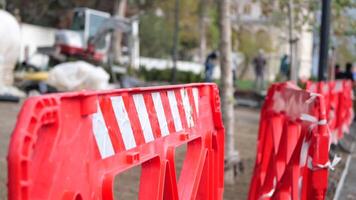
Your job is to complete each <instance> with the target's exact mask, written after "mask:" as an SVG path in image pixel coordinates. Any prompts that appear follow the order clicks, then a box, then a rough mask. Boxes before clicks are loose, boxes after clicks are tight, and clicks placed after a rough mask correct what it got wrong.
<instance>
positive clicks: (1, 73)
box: [0, 10, 21, 88]
mask: <svg viewBox="0 0 356 200" xmlns="http://www.w3.org/2000/svg"><path fill="white" fill-rule="evenodd" d="M0 21H1V23H0V88H4V87H9V86H11V85H12V84H13V79H14V76H13V70H14V67H15V64H16V61H17V59H18V57H19V55H20V44H21V34H20V26H19V24H18V22H17V21H16V19H15V17H14V16H12V15H11V14H10V13H8V12H6V11H4V10H0Z"/></svg>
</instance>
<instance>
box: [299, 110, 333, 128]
mask: <svg viewBox="0 0 356 200" xmlns="http://www.w3.org/2000/svg"><path fill="white" fill-rule="evenodd" d="M300 119H301V120H303V121H307V122H311V123H315V124H318V125H326V124H327V120H326V119H323V120H320V121H318V119H317V118H316V117H314V116H312V115H309V114H305V113H303V114H301V116H300Z"/></svg>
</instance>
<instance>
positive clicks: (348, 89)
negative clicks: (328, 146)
mask: <svg viewBox="0 0 356 200" xmlns="http://www.w3.org/2000/svg"><path fill="white" fill-rule="evenodd" d="M306 89H307V90H308V91H310V92H315V93H319V94H321V95H323V96H324V98H325V104H326V113H327V119H328V124H329V127H330V130H331V136H332V138H331V140H332V142H333V143H337V142H338V141H339V140H340V139H342V138H343V137H344V133H349V131H350V126H351V123H352V120H353V116H354V112H353V105H352V104H353V102H352V99H353V91H352V82H351V81H347V80H338V81H329V82H308V83H307V87H306Z"/></svg>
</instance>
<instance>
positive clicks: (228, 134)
mask: <svg viewBox="0 0 356 200" xmlns="http://www.w3.org/2000/svg"><path fill="white" fill-rule="evenodd" d="M219 26H220V67H221V110H222V115H223V121H224V126H225V164H226V167H225V168H226V169H227V170H226V171H225V180H226V181H227V183H233V182H234V180H235V178H234V176H235V173H234V162H235V161H236V160H238V154H237V152H236V151H235V146H234V95H233V93H234V91H233V78H232V66H231V65H232V60H231V22H230V0H220V1H219Z"/></svg>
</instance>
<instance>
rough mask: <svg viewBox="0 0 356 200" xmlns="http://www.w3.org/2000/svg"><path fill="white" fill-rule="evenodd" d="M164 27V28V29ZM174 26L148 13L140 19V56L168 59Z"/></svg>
mask: <svg viewBox="0 0 356 200" xmlns="http://www.w3.org/2000/svg"><path fill="white" fill-rule="evenodd" d="M163 27H164V28H163ZM172 29H173V25H171V23H170V22H169V21H167V20H166V19H165V18H162V17H158V16H156V15H154V14H153V13H152V12H148V13H146V14H144V15H142V16H141V17H140V33H139V34H140V47H141V48H140V51H141V52H140V54H141V55H142V56H148V57H158V58H167V57H169V56H170V55H171V54H170V53H171V49H172V38H173V30H172Z"/></svg>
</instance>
